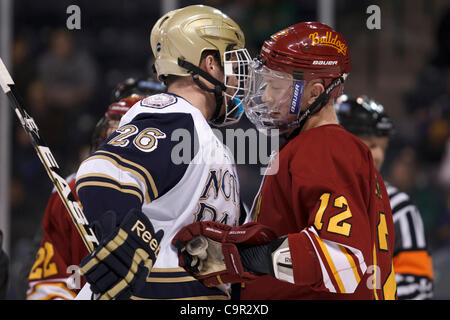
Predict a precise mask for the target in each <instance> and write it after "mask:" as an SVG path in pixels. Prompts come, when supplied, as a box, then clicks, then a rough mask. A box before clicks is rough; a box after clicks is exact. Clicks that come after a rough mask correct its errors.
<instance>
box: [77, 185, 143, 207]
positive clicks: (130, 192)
mask: <svg viewBox="0 0 450 320" xmlns="http://www.w3.org/2000/svg"><path fill="white" fill-rule="evenodd" d="M89 186H94V187H105V188H111V189H114V190H117V191H120V192H122V193H128V194H132V195H134V196H136V197H138V198H139V201H140V202H141V203H142V202H143V199H142V195H141V194H140V193H139V192H138V191H136V190H132V189H125V188H120V187H119V186H117V185H115V184H113V183H109V182H103V181H85V182H81V183H80V184H78V185H77V189H76V191H77V193H78V190H79V189H81V188H83V187H89Z"/></svg>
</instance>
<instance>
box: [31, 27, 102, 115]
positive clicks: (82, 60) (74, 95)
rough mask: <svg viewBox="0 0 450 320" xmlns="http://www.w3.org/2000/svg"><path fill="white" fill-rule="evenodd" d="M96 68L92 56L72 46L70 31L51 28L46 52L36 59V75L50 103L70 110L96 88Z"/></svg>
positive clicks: (80, 103)
mask: <svg viewBox="0 0 450 320" xmlns="http://www.w3.org/2000/svg"><path fill="white" fill-rule="evenodd" d="M96 69H97V66H96V63H95V62H94V60H93V59H92V57H91V56H90V55H89V54H88V53H87V52H83V51H80V50H79V49H78V48H77V47H76V46H75V44H74V42H73V39H72V36H71V33H70V32H69V31H66V30H64V29H57V30H56V31H54V32H53V33H52V34H51V37H50V46H49V49H48V51H47V52H46V53H45V54H44V55H43V56H42V57H41V58H40V59H39V78H40V79H42V81H43V82H44V85H45V93H46V96H47V99H48V100H49V102H50V104H51V106H52V107H55V108H61V109H70V108H73V107H79V106H81V105H82V104H83V103H85V102H86V101H87V100H88V98H89V97H90V96H91V94H92V93H93V90H94V88H95V84H96V79H97V71H96Z"/></svg>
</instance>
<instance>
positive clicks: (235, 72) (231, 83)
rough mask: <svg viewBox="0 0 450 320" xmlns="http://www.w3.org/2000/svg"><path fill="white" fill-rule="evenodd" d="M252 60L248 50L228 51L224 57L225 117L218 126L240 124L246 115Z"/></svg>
mask: <svg viewBox="0 0 450 320" xmlns="http://www.w3.org/2000/svg"><path fill="white" fill-rule="evenodd" d="M251 61H252V58H251V57H250V54H249V53H248V51H247V49H238V50H231V51H226V52H225V53H224V56H223V67H224V74H225V79H224V85H225V87H226V88H227V90H226V91H225V92H224V104H225V115H224V119H223V121H221V123H220V124H219V125H217V126H219V127H220V126H226V125H230V124H234V123H236V122H238V121H239V120H240V119H241V117H242V115H243V114H244V106H243V100H244V97H245V95H246V92H247V90H248V80H249V79H248V77H249V75H248V70H249V68H248V65H249V64H250V63H251Z"/></svg>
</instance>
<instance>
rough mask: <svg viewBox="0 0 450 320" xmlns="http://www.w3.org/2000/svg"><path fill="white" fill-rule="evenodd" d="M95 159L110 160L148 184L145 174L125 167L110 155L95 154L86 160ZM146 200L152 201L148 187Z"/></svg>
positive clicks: (147, 201)
mask: <svg viewBox="0 0 450 320" xmlns="http://www.w3.org/2000/svg"><path fill="white" fill-rule="evenodd" d="M95 159H100V160H106V161H109V162H111V163H112V164H113V165H114V166H115V167H117V168H119V169H121V170H124V171H128V172H130V173H132V174H133V175H135V176H136V177H137V178H138V179H139V180H141V181H142V183H143V184H144V185H147V183H146V181H145V178H144V176H143V175H142V174H141V173H139V172H138V171H136V170H133V169H131V168H128V167H124V166H122V165H120V164H119V163H118V162H117V161H116V160H114V159H112V158H110V157H109V156H104V155H94V156H92V157H90V158H88V159H87V160H85V161H89V160H95ZM145 202H146V203H150V202H151V200H150V195H149V191H148V188H147V192H146V193H145Z"/></svg>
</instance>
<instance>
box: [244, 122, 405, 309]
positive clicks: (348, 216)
mask: <svg viewBox="0 0 450 320" xmlns="http://www.w3.org/2000/svg"><path fill="white" fill-rule="evenodd" d="M275 161H277V163H278V172H277V173H276V174H273V175H268V176H266V178H265V181H264V185H263V187H262V189H261V193H260V195H259V197H260V198H259V199H258V201H255V202H256V204H257V205H255V207H256V209H255V212H254V213H253V214H254V219H255V220H257V221H258V222H259V223H261V224H264V225H267V226H270V227H271V228H273V229H274V230H275V231H276V232H277V234H278V235H279V236H282V235H286V234H287V235H288V239H289V248H290V256H291V260H292V261H290V262H292V268H293V269H292V270H293V278H292V281H290V282H292V283H290V282H286V281H281V280H278V279H275V278H273V277H271V276H269V275H266V276H263V277H259V278H258V279H256V280H253V281H249V282H246V283H245V284H244V285H243V289H242V290H241V298H242V299H261V300H264V299H395V298H396V284H395V275H394V272H393V269H392V255H393V249H394V226H393V220H392V213H391V209H390V204H389V197H388V195H387V193H386V188H385V185H384V183H383V180H382V179H381V176H380V174H379V173H378V172H377V171H376V169H375V168H374V165H373V160H372V156H371V153H370V150H369V149H368V148H367V147H366V146H365V145H364V144H363V143H362V142H361V141H360V140H359V139H358V138H356V137H355V136H353V135H351V134H350V133H348V132H346V131H345V130H344V129H343V128H342V127H341V126H339V125H334V124H333V125H324V126H320V127H316V128H313V129H310V130H307V131H304V132H302V133H300V134H299V135H298V136H296V137H295V138H294V139H292V140H291V141H289V142H288V143H287V144H286V145H285V146H284V147H283V148H282V149H281V151H280V153H279V155H278V159H275Z"/></svg>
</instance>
